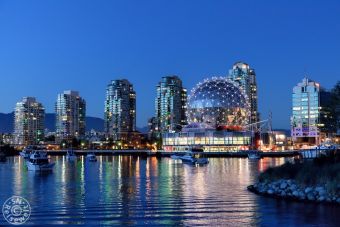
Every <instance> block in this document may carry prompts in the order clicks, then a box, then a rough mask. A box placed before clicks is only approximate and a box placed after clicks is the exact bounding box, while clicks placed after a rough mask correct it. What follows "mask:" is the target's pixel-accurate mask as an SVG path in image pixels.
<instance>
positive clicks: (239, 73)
mask: <svg viewBox="0 0 340 227" xmlns="http://www.w3.org/2000/svg"><path fill="white" fill-rule="evenodd" d="M227 78H229V79H230V80H232V81H234V82H235V83H237V84H238V86H240V88H241V89H243V91H244V92H245V93H246V95H247V97H248V102H249V104H250V113H251V115H250V122H249V123H256V122H258V121H259V113H258V97H257V83H256V74H255V70H254V69H252V68H250V67H249V65H248V64H247V63H244V62H236V63H235V64H234V65H233V68H232V69H231V70H230V71H229V75H228V76H227Z"/></svg>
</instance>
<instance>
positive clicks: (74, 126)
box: [55, 91, 86, 143]
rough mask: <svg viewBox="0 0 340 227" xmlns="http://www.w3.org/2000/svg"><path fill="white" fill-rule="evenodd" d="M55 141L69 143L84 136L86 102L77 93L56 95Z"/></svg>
mask: <svg viewBox="0 0 340 227" xmlns="http://www.w3.org/2000/svg"><path fill="white" fill-rule="evenodd" d="M55 113H56V141H57V142H58V143H60V142H62V141H65V142H68V143H69V142H71V141H72V140H73V139H74V138H76V139H81V138H83V137H84V136H85V130H86V128H85V127H86V125H85V119H86V102H85V100H84V99H83V98H82V97H80V96H79V92H77V91H64V92H63V93H61V94H58V97H57V102H56V105H55Z"/></svg>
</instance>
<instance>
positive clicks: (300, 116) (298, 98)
mask: <svg viewBox="0 0 340 227" xmlns="http://www.w3.org/2000/svg"><path fill="white" fill-rule="evenodd" d="M292 114H293V115H292V117H291V133H292V138H293V141H294V142H295V144H301V143H304V144H307V145H314V144H319V133H320V132H319V129H318V124H319V118H320V85H319V83H316V82H314V81H312V80H310V79H307V78H304V79H303V80H302V82H301V83H298V85H297V86H295V87H294V88H293V95H292Z"/></svg>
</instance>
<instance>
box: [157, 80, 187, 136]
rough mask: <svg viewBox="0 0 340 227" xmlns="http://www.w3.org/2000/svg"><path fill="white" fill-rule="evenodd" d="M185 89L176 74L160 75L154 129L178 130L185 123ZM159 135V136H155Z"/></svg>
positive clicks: (160, 130)
mask: <svg viewBox="0 0 340 227" xmlns="http://www.w3.org/2000/svg"><path fill="white" fill-rule="evenodd" d="M186 102H187V91H186V89H185V88H183V85H182V81H181V80H180V79H179V78H178V77H177V76H166V77H162V80H161V81H160V82H159V84H158V85H157V96H156V100H155V119H154V120H155V124H156V127H154V131H156V134H157V132H158V135H160V134H161V133H163V132H169V131H180V130H181V128H182V127H183V125H185V124H186V115H185V112H186ZM157 137H159V136H157Z"/></svg>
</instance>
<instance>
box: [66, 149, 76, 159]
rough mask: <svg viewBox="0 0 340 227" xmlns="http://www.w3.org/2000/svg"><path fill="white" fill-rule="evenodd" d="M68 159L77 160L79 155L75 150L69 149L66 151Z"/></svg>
mask: <svg viewBox="0 0 340 227" xmlns="http://www.w3.org/2000/svg"><path fill="white" fill-rule="evenodd" d="M66 159H67V160H68V161H75V160H77V156H76V154H75V153H74V151H73V150H68V151H67V152H66Z"/></svg>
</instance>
